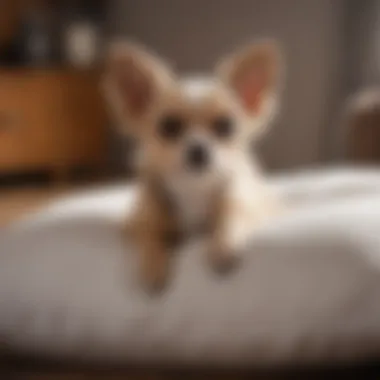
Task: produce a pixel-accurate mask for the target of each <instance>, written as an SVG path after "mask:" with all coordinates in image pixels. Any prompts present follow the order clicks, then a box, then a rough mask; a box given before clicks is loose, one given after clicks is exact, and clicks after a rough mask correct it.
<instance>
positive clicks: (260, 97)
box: [103, 40, 283, 290]
mask: <svg viewBox="0 0 380 380" xmlns="http://www.w3.org/2000/svg"><path fill="white" fill-rule="evenodd" d="M282 66H283V65H282V59H281V54H280V53H279V49H278V47H277V45H276V44H275V43H274V42H273V41H269V40H268V41H264V40H262V41H258V42H256V43H254V44H252V45H250V46H247V47H245V48H243V49H241V50H240V51H238V52H237V53H236V54H233V55H232V56H230V57H227V58H226V59H224V60H222V61H221V63H220V64H219V65H218V66H217V69H216V71H215V75H214V76H213V77H211V78H207V79H206V78H195V77H193V78H192V79H180V78H178V77H177V75H176V73H175V72H174V71H173V70H171V69H170V68H169V66H168V65H166V64H165V63H164V62H163V61H161V60H160V59H158V58H157V57H156V56H155V55H154V54H151V53H149V52H148V51H147V50H145V49H143V48H142V47H140V46H138V45H135V44H132V43H128V42H117V43H114V44H113V45H112V46H111V49H110V52H109V55H108V59H107V62H106V73H105V77H104V83H103V84H104V89H105V94H106V98H107V101H108V103H109V105H110V106H111V107H112V113H113V115H115V117H116V122H117V124H118V125H119V126H121V128H122V130H123V131H129V133H131V132H132V134H134V136H135V137H137V139H138V140H139V141H140V142H141V146H142V160H141V166H140V170H141V180H142V186H141V190H140V193H139V199H138V203H137V204H136V209H135V210H134V212H133V215H132V218H131V219H130V220H129V222H128V223H127V225H128V228H127V231H128V232H130V233H131V235H130V236H132V237H133V238H134V239H135V242H136V246H137V248H138V251H139V255H140V256H139V258H140V271H141V273H140V274H141V279H142V281H143V284H144V285H145V286H146V287H147V288H148V289H149V290H159V289H162V288H163V286H164V285H165V284H166V282H167V279H168V274H169V272H170V271H169V269H170V256H171V250H172V248H173V246H172V243H173V241H174V240H173V238H174V237H175V236H178V234H179V233H194V232H195V231H197V230H205V231H207V237H208V240H207V241H208V251H207V252H208V253H207V257H208V259H209V262H210V263H211V265H212V267H213V268H215V270H217V271H218V272H226V271H227V270H228V269H230V268H232V267H233V266H234V265H233V264H234V263H236V261H237V259H238V258H239V252H241V251H242V249H243V248H244V246H245V244H246V243H247V239H248V238H249V235H250V233H251V231H252V228H253V227H255V226H257V224H258V223H259V222H260V221H262V220H263V219H264V218H266V217H268V216H269V215H271V214H273V212H276V210H277V207H278V205H277V200H276V198H275V197H273V196H272V194H271V193H270V191H269V190H268V188H267V186H266V181H265V179H264V178H263V176H262V175H261V173H260V169H259V166H258V164H257V163H256V162H253V158H252V152H251V149H249V147H250V146H251V144H249V143H250V142H251V141H252V139H253V138H258V137H259V136H261V135H262V133H263V131H264V130H266V127H267V125H268V124H269V122H270V121H271V119H272V117H273V115H274V113H275V110H276V108H277V107H276V105H277V99H278V93H279V87H280V82H281V80H280V79H281V76H282V75H281V71H282Z"/></svg>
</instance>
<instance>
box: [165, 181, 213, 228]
mask: <svg viewBox="0 0 380 380" xmlns="http://www.w3.org/2000/svg"><path fill="white" fill-rule="evenodd" d="M218 187H220V181H218V180H217V179H214V178H199V179H196V178H194V177H191V176H183V177H180V178H176V179H173V180H171V181H169V183H168V188H169V191H170V193H171V195H172V196H173V198H174V203H175V205H176V211H177V215H178V218H179V221H180V223H181V224H182V228H184V229H185V230H193V229H196V228H197V227H199V226H201V225H202V224H204V223H205V221H207V219H208V218H209V217H210V211H211V210H210V209H211V203H212V200H213V198H214V196H215V194H216V191H217V190H218Z"/></svg>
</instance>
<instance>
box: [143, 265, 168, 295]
mask: <svg viewBox="0 0 380 380" xmlns="http://www.w3.org/2000/svg"><path fill="white" fill-rule="evenodd" d="M168 280H169V279H168V273H167V271H166V270H164V269H163V268H159V267H157V268H154V269H153V268H150V270H145V271H144V272H143V273H142V276H141V285H142V288H143V289H144V291H145V292H146V293H147V294H149V295H150V296H159V295H161V294H162V293H164V291H165V289H166V287H167V285H168V282H169V281H168Z"/></svg>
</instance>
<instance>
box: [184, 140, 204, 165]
mask: <svg viewBox="0 0 380 380" xmlns="http://www.w3.org/2000/svg"><path fill="white" fill-rule="evenodd" d="M186 161H187V164H188V165H189V166H190V168H192V169H203V168H204V167H205V166H207V164H208V162H209V154H208V150H207V148H206V147H205V146H203V145H201V144H194V145H191V146H190V147H189V148H188V149H187V152H186Z"/></svg>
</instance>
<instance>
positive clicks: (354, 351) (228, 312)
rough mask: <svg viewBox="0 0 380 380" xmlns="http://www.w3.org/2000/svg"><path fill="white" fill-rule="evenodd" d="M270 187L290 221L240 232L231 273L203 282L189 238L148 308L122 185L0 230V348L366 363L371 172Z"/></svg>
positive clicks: (373, 281)
mask: <svg viewBox="0 0 380 380" xmlns="http://www.w3.org/2000/svg"><path fill="white" fill-rule="evenodd" d="M272 183H273V186H274V188H275V190H276V191H278V192H279V193H280V194H281V195H282V196H283V197H284V198H285V199H287V200H288V202H289V204H290V205H291V207H290V211H289V212H288V213H286V214H284V215H282V216H281V217H278V218H276V219H274V220H273V221H271V223H269V224H267V225H265V226H262V227H261V228H259V229H258V230H257V231H256V232H255V234H253V236H252V242H251V245H250V249H249V252H246V254H245V256H244V261H243V264H242V266H241V267H240V268H239V270H238V271H236V272H235V273H233V274H232V275H230V276H228V277H225V278H219V277H217V276H214V275H213V273H212V272H211V271H210V270H209V268H208V267H207V266H206V265H205V262H204V254H203V249H204V247H203V244H202V241H192V242H189V243H188V244H186V245H185V246H184V247H183V248H182V249H181V252H179V254H178V256H177V258H176V261H177V262H176V266H177V268H176V271H175V276H174V278H173V281H172V283H171V286H170V287H169V289H168V290H167V292H166V293H164V294H163V295H162V296H160V297H157V298H154V299H152V298H149V297H147V296H146V295H145V294H144V293H141V291H140V289H139V287H138V286H136V284H135V282H134V276H133V273H134V264H135V263H134V257H135V255H133V252H131V248H130V247H129V248H128V247H126V246H125V245H124V242H123V239H122V237H121V235H120V228H119V227H120V223H121V220H122V218H123V217H124V216H125V214H126V212H127V210H128V208H129V206H130V203H131V202H133V197H134V191H135V190H134V189H133V187H129V186H114V187H107V188H99V189H98V190H95V191H91V192H83V193H80V194H76V195H75V196H70V197H68V198H64V199H62V200H60V201H58V202H56V203H54V204H52V205H51V206H49V207H47V208H46V209H44V210H41V211H40V212H38V213H37V214H35V215H33V216H30V217H28V218H27V219H25V220H22V221H19V222H17V223H14V224H12V225H11V226H9V227H8V228H6V229H3V230H2V231H1V235H0V338H1V341H2V342H4V346H5V347H8V348H9V349H11V350H15V351H17V352H23V353H33V354H39V355H42V356H44V357H50V358H52V357H54V358H64V359H74V360H84V359H85V360H90V361H92V360H94V361H95V360H96V361H102V362H103V361H104V362H110V361H111V362H116V363H126V362H128V363H148V364H170V363H175V364H176V365H182V364H183V365H189V366H202V365H208V366H209V365H211V366H216V367H218V368H220V367H223V366H229V367H230V366H232V367H235V366H237V367H252V366H254V367H260V366H264V365H268V364H269V365H272V364H297V363H326V362H331V361H333V362H334V361H341V360H356V359H357V360H359V359H363V358H370V357H379V356H380V269H379V264H380V173H379V172H369V171H362V170H333V171H329V172H327V171H321V172H317V171H316V172H309V173H301V174H294V175H287V176H284V177H281V178H279V177H277V178H275V179H273V180H272Z"/></svg>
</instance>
